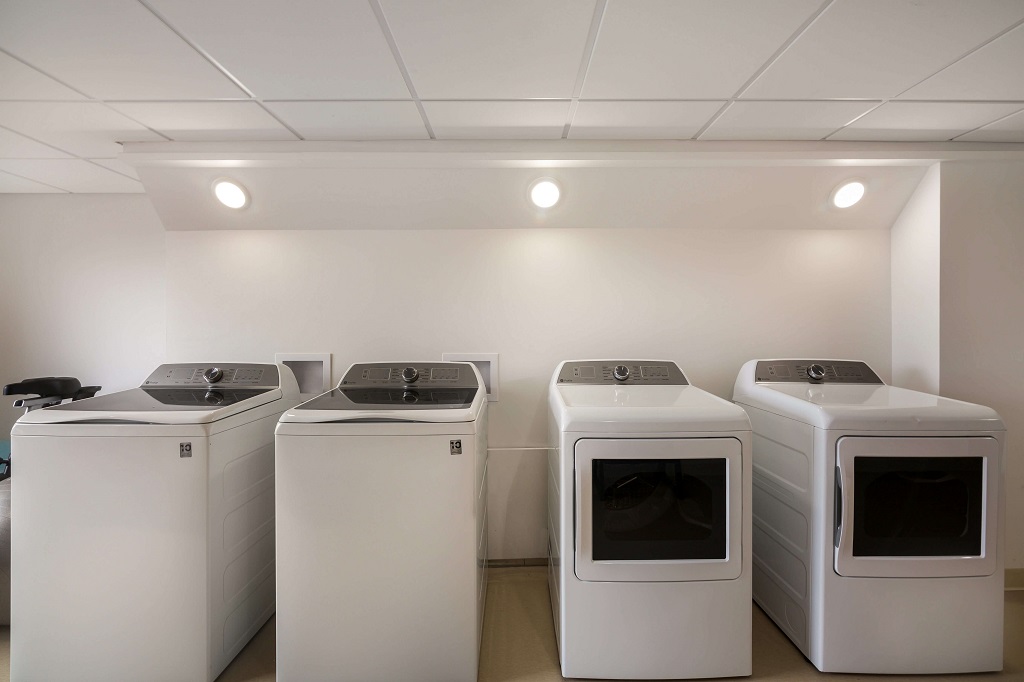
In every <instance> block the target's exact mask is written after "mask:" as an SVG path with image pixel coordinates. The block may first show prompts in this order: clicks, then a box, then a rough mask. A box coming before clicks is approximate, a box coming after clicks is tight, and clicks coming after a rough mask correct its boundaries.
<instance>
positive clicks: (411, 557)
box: [277, 362, 487, 682]
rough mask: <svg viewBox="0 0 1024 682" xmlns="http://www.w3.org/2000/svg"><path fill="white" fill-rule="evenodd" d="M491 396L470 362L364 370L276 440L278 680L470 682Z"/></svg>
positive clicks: (296, 417) (481, 591)
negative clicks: (488, 410) (488, 400)
mask: <svg viewBox="0 0 1024 682" xmlns="http://www.w3.org/2000/svg"><path fill="white" fill-rule="evenodd" d="M486 467H487V395H486V390H485V389H484V386H483V381H482V379H481V377H480V373H479V371H478V370H477V369H476V367H475V366H474V365H472V364H469V363H442V362H395V363H386V362H385V363H359V364H354V365H352V366H351V367H349V369H348V371H346V372H345V376H344V378H343V379H342V380H341V383H340V384H339V385H338V387H337V388H335V389H334V390H332V391H329V392H327V393H324V394H323V395H320V396H318V397H316V398H314V399H312V400H310V401H308V402H305V403H303V404H301V405H299V406H298V407H296V408H294V409H292V410H289V411H288V412H286V413H285V414H284V415H283V416H282V417H281V422H280V424H279V425H278V427H277V580H278V588H277V589H278V595H277V598H278V602H277V604H278V608H277V677H278V679H279V680H281V681H282V682H306V681H308V680H335V681H343V680H352V681H358V682H372V681H374V680H377V681H381V682H403V681H409V682H412V681H415V682H473V681H474V680H476V679H477V667H478V661H479V651H480V633H481V627H482V624H483V612H484V597H485V596H486V594H485V591H486V588H487V581H486V573H485V569H486V558H487V522H486V520H487V499H486V491H487V476H486Z"/></svg>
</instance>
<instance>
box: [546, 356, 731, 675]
mask: <svg viewBox="0 0 1024 682" xmlns="http://www.w3.org/2000/svg"><path fill="white" fill-rule="evenodd" d="M549 405H550V408H551V413H552V416H553V419H552V428H553V434H552V440H553V441H554V442H556V443H557V444H558V445H557V448H555V449H553V450H551V451H550V455H549V460H548V463H549V472H548V524H549V528H548V536H549V543H548V554H549V566H550V568H549V576H548V584H549V589H550V594H551V609H552V614H553V616H554V621H555V633H556V636H557V641H558V654H559V662H560V665H561V670H562V675H564V676H565V677H585V678H602V679H681V678H694V677H728V676H738V675H749V674H750V668H751V633H750V631H751V621H750V618H751V600H750V589H751V583H750V576H751V573H750V567H751V563H750V561H751V553H750V425H749V422H748V421H747V417H746V415H745V414H744V412H743V410H742V409H740V408H738V407H737V406H735V405H733V404H732V403H730V402H728V401H725V400H722V399H721V398H718V397H716V396H713V395H711V394H710V393H707V392H705V391H702V390H700V389H699V388H696V387H694V386H691V385H689V382H688V381H687V380H686V377H685V376H684V375H683V373H682V372H681V371H680V369H679V367H678V366H677V365H676V364H675V363H673V362H669V361H665V360H584V361H567V362H563V363H562V364H560V365H559V366H558V368H557V369H556V370H555V373H554V375H553V376H552V378H551V385H550V391H549Z"/></svg>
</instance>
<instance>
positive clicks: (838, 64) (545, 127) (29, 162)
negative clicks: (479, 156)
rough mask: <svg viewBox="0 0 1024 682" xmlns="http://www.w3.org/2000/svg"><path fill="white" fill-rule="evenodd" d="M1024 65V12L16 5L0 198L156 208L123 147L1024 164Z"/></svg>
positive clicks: (988, 7) (1011, 7) (685, 4)
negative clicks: (578, 143)
mask: <svg viewBox="0 0 1024 682" xmlns="http://www.w3.org/2000/svg"><path fill="white" fill-rule="evenodd" d="M1020 63H1024V2H1020V0H978V1H976V2H972V3H962V2H960V1H959V0H928V2H927V3H924V4H922V3H919V2H916V1H915V0H562V1H560V2H551V1H549V0H518V1H517V2H516V3H504V2H493V3H485V2H479V1H478V0H436V1H434V2H431V3H423V2H420V1H418V0H330V1H328V0H295V1H294V2H291V3H289V4H288V6H282V5H280V4H279V3H275V2H272V1H270V0H258V1H256V2H251V1H248V0H224V1H223V2H218V3H208V2H205V1H204V0H95V1H94V2H90V3H81V2H79V1H78V0H6V1H5V2H4V4H3V9H2V10H0V131H3V134H2V135H0V172H3V173H4V176H5V177H8V178H18V179H19V182H15V181H13V180H7V181H4V182H0V193H2V192H8V191H31V186H30V185H28V184H27V183H36V184H38V185H39V186H40V187H41V188H47V191H51V190H52V191H68V192H95V191H112V192H123V191H142V186H141V184H140V183H139V182H138V180H137V178H135V177H133V175H132V174H131V169H130V168H128V167H127V166H125V165H124V164H123V163H120V162H118V161H117V156H118V153H119V152H118V150H119V149H120V145H119V143H123V142H145V141H176V142H189V141H197V142H199V141H207V142H210V141H247V140H248V141H260V140H267V141H296V140H299V141H301V140H328V141H329V140H338V141H363V140H381V141H386V140H411V139H422V140H438V141H443V140H464V139H478V140H501V139H505V140H511V139H518V140H545V139H551V140H555V139H562V140H567V141H568V140H584V139H587V140H595V139H596V140H608V141H615V140H699V141H701V142H704V141H707V142H710V141H723V140H736V141H743V140H748V141H768V140H793V141H796V140H808V141H811V140H821V141H829V142H831V141H841V140H851V141H880V142H904V141H906V142H910V141H933V142H943V141H950V140H956V141H960V140H963V141H964V142H967V141H970V142H976V141H977V142H1001V143H1008V144H1012V143H1021V142H1024V89H1022V88H1021V87H1020V85H1019V83H1018V81H1019V64H1020ZM81 164H85V166H83V165H81ZM85 167H88V168H87V169H86V170H85V171H82V169H83V168H85ZM76 170H77V171H82V172H81V176H80V177H79V176H78V175H76V172H75V171H76ZM22 181H23V182H22ZM40 191H41V190H40Z"/></svg>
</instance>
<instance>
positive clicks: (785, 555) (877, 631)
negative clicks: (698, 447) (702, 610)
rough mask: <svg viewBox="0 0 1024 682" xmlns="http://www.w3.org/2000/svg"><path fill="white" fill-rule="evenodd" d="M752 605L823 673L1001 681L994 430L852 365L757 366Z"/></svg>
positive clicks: (977, 416)
mask: <svg viewBox="0 0 1024 682" xmlns="http://www.w3.org/2000/svg"><path fill="white" fill-rule="evenodd" d="M733 399H734V400H735V401H736V403H738V404H739V405H741V406H742V407H743V408H744V409H745V410H746V411H747V414H748V415H749V416H750V422H751V425H752V427H753V434H754V599H755V600H756V601H757V603H758V604H759V605H760V606H761V608H763V609H764V611H765V612H766V613H767V614H768V615H769V616H771V618H772V619H773V620H774V621H775V623H776V624H777V625H778V626H779V628H781V629H782V631H783V632H785V633H786V635H788V636H789V638H790V639H791V640H793V642H794V643H795V644H796V645H797V646H798V647H799V648H800V651H802V652H803V654H804V655H805V656H806V657H807V658H808V659H809V660H810V661H811V662H812V663H813V664H814V665H815V666H816V667H817V668H818V669H819V670H822V671H826V672H845V673H881V674H900V673H932V674H946V673H967V672H980V671H992V670H1001V669H1002V660H1003V656H1002V651H1003V556H1002V554H1003V549H1002V539H1001V535H1002V526H1003V520H1002V517H1003V511H1002V509H1003V502H1002V492H1001V489H1002V473H1001V472H1002V467H1003V447H1004V445H1003V443H1004V430H1003V424H1002V422H1001V421H1000V419H999V415H997V414H996V413H995V412H994V411H992V410H991V409H989V408H987V407H982V406H980V405H973V404H970V403H965V402H960V401H958V400H950V399H947V398H941V397H939V396H935V395H930V394H927V393H920V392H917V391H911V390H907V389H902V388H896V387H893V386H887V385H886V384H885V383H884V382H883V381H882V380H881V379H880V378H879V376H878V374H877V373H876V372H874V371H873V370H872V369H871V368H870V367H869V366H868V365H867V364H865V363H863V362H858V361H850V360H821V359H803V360H793V359H785V360H751V361H750V362H748V363H746V364H745V365H743V368H742V369H741V370H740V373H739V376H738V377H737V379H736V386H735V391H734V394H733Z"/></svg>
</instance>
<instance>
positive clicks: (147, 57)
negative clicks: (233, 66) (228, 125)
mask: <svg viewBox="0 0 1024 682" xmlns="http://www.w3.org/2000/svg"><path fill="white" fill-rule="evenodd" d="M0 45H2V46H3V47H4V49H5V50H7V51H8V52H11V53H12V54H15V55H17V56H18V57H19V58H21V59H23V60H25V61H26V62H28V63H29V64H31V65H33V66H35V67H37V68H39V69H41V70H43V71H45V72H47V73H49V74H50V75H52V76H53V77H54V78H59V79H60V80H61V81H63V82H65V83H67V84H68V85H70V86H72V87H74V88H77V89H78V90H81V91H82V92H84V93H86V94H87V95H89V96H90V97H96V98H98V99H204V98H219V97H243V96H245V93H244V92H242V91H241V90H240V89H239V88H238V87H236V86H235V85H234V84H233V83H232V82H231V81H230V80H229V79H228V78H227V77H226V76H224V75H223V74H222V73H220V71H218V70H217V69H216V68H215V67H214V66H213V65H212V64H210V63H209V62H208V61H207V60H206V59H204V58H203V57H202V56H201V55H200V54H199V53H198V52H196V51H195V50H194V49H192V47H190V46H189V45H188V44H187V43H186V42H185V41H183V40H182V39H181V38H180V37H179V36H177V35H175V33H174V32H173V31H172V30H170V29H169V28H168V27H167V26H166V25H164V23H163V22H162V21H160V20H159V19H157V18H156V17H155V16H154V15H153V14H152V13H151V12H150V11H149V10H147V9H146V8H145V7H144V6H143V5H142V4H141V3H139V2H134V1H131V0H89V1H88V2H82V1H81V0H3V21H0Z"/></svg>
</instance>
